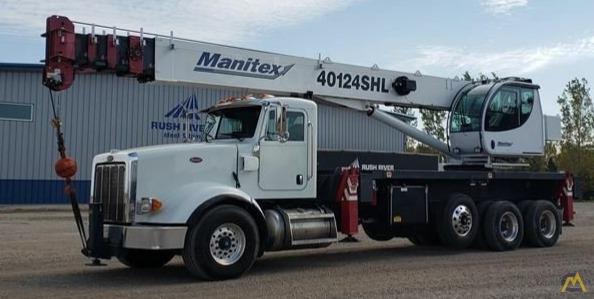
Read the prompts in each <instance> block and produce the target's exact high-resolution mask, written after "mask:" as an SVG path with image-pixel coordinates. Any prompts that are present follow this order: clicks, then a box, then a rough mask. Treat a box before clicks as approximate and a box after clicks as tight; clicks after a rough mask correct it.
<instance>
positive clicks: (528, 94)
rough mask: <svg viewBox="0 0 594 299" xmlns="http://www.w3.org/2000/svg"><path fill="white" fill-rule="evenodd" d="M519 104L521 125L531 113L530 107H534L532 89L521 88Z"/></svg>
mask: <svg viewBox="0 0 594 299" xmlns="http://www.w3.org/2000/svg"><path fill="white" fill-rule="evenodd" d="M521 92H522V96H521V100H522V103H521V104H520V126H521V125H523V124H524V123H525V122H526V121H527V120H528V118H529V117H530V113H532V107H534V89H524V88H523V89H522V90H521Z"/></svg>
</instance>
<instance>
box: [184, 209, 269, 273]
mask: <svg viewBox="0 0 594 299" xmlns="http://www.w3.org/2000/svg"><path fill="white" fill-rule="evenodd" d="M259 244H260V235H259V232H258V227H257V225H256V222H255V221H254V220H253V218H252V217H251V216H250V214H249V213H248V212H246V211H245V210H243V209H241V208H239V207H236V206H232V205H223V206H218V207H215V208H213V209H212V210H210V211H208V212H207V213H206V214H205V215H204V216H203V217H201V219H199V220H198V221H195V223H193V224H191V225H190V228H189V230H188V233H187V235H186V241H185V245H184V249H183V250H182V257H183V260H184V263H185V265H186V268H187V269H188V271H190V272H191V273H192V274H194V275H196V276H198V277H200V278H203V279H207V280H217V279H230V278H236V277H239V276H241V275H242V274H244V273H245V272H247V271H248V270H249V269H250V268H251V267H252V265H253V264H254V262H255V261H256V256H257V255H258V249H259V246H260V245H259Z"/></svg>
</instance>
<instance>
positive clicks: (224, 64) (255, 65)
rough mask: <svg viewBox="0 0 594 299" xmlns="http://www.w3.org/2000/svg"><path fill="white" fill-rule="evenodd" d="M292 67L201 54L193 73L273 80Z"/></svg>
mask: <svg viewBox="0 0 594 299" xmlns="http://www.w3.org/2000/svg"><path fill="white" fill-rule="evenodd" d="M294 65H295V64H290V65H280V64H273V63H266V62H262V61H260V59H258V58H255V59H254V58H247V59H245V60H243V59H232V58H228V57H224V56H222V54H220V53H210V52H202V55H200V58H198V63H196V67H194V71H195V72H205V73H215V74H224V75H233V76H242V77H251V78H258V79H268V80H274V79H276V78H278V77H280V76H284V75H285V74H286V73H288V72H289V71H290V70H291V68H292V67H293V66H294Z"/></svg>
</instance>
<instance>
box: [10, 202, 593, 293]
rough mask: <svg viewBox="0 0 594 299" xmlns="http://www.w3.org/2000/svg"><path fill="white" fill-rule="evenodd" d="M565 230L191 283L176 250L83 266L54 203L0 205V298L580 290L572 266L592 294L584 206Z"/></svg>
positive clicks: (66, 217)
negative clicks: (164, 256) (570, 281)
mask: <svg viewBox="0 0 594 299" xmlns="http://www.w3.org/2000/svg"><path fill="white" fill-rule="evenodd" d="M575 207H576V211H577V214H576V220H575V222H574V223H575V224H576V226H575V227H564V231H563V235H562V236H561V237H560V239H559V243H558V244H557V245H556V246H555V247H552V248H521V249H519V250H516V251H511V252H491V251H481V250H474V249H469V250H453V249H448V248H443V247H432V248H421V247H415V246H413V245H412V244H411V243H410V242H408V241H407V240H403V239H397V240H393V241H389V242H374V241H371V240H370V239H368V238H367V237H366V236H365V235H364V233H361V234H360V235H359V236H358V237H359V239H360V240H361V242H359V243H339V244H334V245H332V246H330V247H328V248H326V249H315V250H301V251H288V252H277V253H266V254H265V255H264V257H262V258H260V259H259V260H258V261H257V262H256V264H255V265H254V267H253V268H252V269H251V271H250V272H248V274H246V275H245V276H244V277H242V278H240V279H236V280H229V281H220V282H203V281H198V280H196V279H195V278H194V277H192V276H190V274H188V272H186V270H185V268H184V266H183V263H182V260H181V258H180V257H176V258H175V259H174V260H173V261H171V262H170V263H169V264H167V265H166V266H165V267H163V268H159V269H150V270H137V269H129V268H126V267H124V266H123V265H121V264H120V263H119V262H117V260H111V261H107V266H103V267H88V266H85V263H87V262H88V260H87V259H86V258H85V257H84V256H83V255H82V254H81V253H80V247H81V245H80V239H79V237H78V235H77V231H76V226H75V224H74V221H73V217H72V215H71V214H70V213H69V212H67V211H65V210H64V209H41V210H35V209H10V208H2V209H0V298H87V297H88V298H90V297H95V298H96V297H97V296H101V297H103V298H116V297H120V298H122V297H124V298H129V297H137V298H140V297H142V298H186V297H198V298H397V297H407V298H433V297H472V298H478V297H481V298H485V297H493V298H495V297H541V298H542V297H559V296H568V297H583V298H586V297H588V294H587V293H586V294H582V293H580V292H573V293H565V294H562V293H560V291H561V287H562V280H563V276H564V275H565V274H568V273H575V272H576V271H577V272H579V274H580V276H581V278H582V280H583V282H584V284H585V287H586V288H587V291H588V293H591V292H594V234H593V233H592V232H593V231H594V230H593V229H594V203H576V205H575Z"/></svg>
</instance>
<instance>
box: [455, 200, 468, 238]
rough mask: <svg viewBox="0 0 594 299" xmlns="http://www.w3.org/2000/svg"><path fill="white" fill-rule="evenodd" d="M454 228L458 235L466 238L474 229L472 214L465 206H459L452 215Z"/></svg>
mask: <svg viewBox="0 0 594 299" xmlns="http://www.w3.org/2000/svg"><path fill="white" fill-rule="evenodd" d="M452 228H453V229H454V232H455V233H456V235H458V236H460V237H466V236H467V235H468V234H469V233H470V230H471V229H472V213H471V212H470V209H469V208H468V207H467V206H465V205H459V206H457V207H456V208H455V209H454V212H453V213H452Z"/></svg>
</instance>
